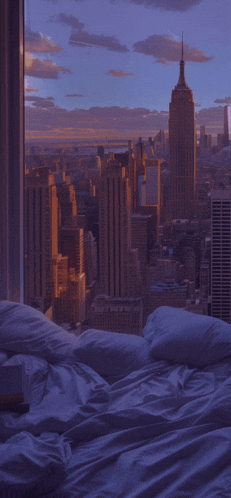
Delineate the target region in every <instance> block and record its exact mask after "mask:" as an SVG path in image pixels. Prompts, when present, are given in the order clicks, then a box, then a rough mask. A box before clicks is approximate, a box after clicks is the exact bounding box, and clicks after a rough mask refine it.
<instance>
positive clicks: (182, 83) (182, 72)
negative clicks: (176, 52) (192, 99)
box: [178, 32, 186, 86]
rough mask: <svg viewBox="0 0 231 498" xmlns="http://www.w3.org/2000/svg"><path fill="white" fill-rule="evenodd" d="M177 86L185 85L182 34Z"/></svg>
mask: <svg viewBox="0 0 231 498" xmlns="http://www.w3.org/2000/svg"><path fill="white" fill-rule="evenodd" d="M178 85H181V86H182V85H184V86H185V85H186V82H185V75H184V37H183V32H182V42H181V61H180V77H179V81H178Z"/></svg>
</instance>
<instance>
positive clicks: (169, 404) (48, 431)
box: [0, 301, 231, 498]
mask: <svg viewBox="0 0 231 498" xmlns="http://www.w3.org/2000/svg"><path fill="white" fill-rule="evenodd" d="M12 305H13V310H14V313H12ZM179 313H180V315H179ZM184 313H185V312H181V311H180V310H175V309H173V308H164V307H163V308H159V309H158V310H156V311H155V312H154V313H153V314H152V315H151V317H150V318H149V320H148V323H147V325H146V328H145V329H144V338H141V337H136V336H131V335H127V336H125V335H124V334H113V333H110V332H102V331H93V330H92V331H87V332H86V333H84V334H83V335H82V336H81V337H80V338H76V337H74V336H72V335H71V334H69V333H68V332H65V331H62V329H61V330H60V327H57V329H55V327H56V325H55V324H51V322H50V323H49V321H47V319H45V317H44V316H43V315H42V314H40V313H39V312H37V311H36V310H32V309H31V308H29V309H28V307H26V306H21V305H19V304H16V303H8V302H6V301H5V302H4V301H2V302H0V344H1V346H0V349H2V354H1V353H0V360H1V358H2V361H3V364H15V363H23V364H24V366H25V369H26V372H27V373H28V374H29V377H30V411H29V412H28V413H25V414H22V415H19V414H15V413H14V414H13V413H7V412H5V413H0V441H1V444H0V490H6V489H7V490H17V489H18V490H20V491H21V492H25V495H26V496H32V495H33V496H35V495H34V493H35V491H34V490H35V488H36V492H37V495H36V496H42V497H43V496H48V495H49V496H52V497H54V498H61V497H62V498H63V497H70V498H72V497H73V498H74V497H78V498H106V497H107V498H138V497H139V498H149V497H158V498H159V497H160V498H187V497H190V498H191V497H196V498H218V497H219V498H221V497H222V498H226V497H229V498H230V497H231V480H230V475H231V458H230V456H231V359H230V356H229V352H230V349H229V348H230V344H231V327H230V326H228V325H227V324H223V322H221V321H219V320H217V321H216V320H215V319H211V318H210V317H202V318H203V320H202V321H201V322H200V317H198V316H196V315H194V316H193V315H191V314H186V315H185V314H184ZM31 314H34V318H33V328H30V327H29V325H28V327H24V326H23V324H24V322H26V323H27V324H28V323H29V321H30V320H29V319H28V316H30V318H31V316H32V315H31ZM13 315H14V316H15V321H14V320H13V318H12V316H13ZM174 317H175V318H174ZM194 317H195V318H194ZM16 318H17V319H16ZM179 318H180V321H179ZM198 320H199V322H200V323H199V322H198ZM177 322H178V324H180V326H178V330H179V334H178V336H177ZM183 322H185V326H184V323H183ZM19 324H20V326H19ZM36 324H37V329H36ZM38 324H39V326H38ZM200 324H201V328H200V329H199V330H200V335H199V334H197V336H196V340H195V341H193V334H194V336H195V335H196V332H195V331H194V328H193V327H194V326H195V327H196V328H195V330H197V331H198V327H199V325H200ZM46 327H47V331H48V333H47V335H46ZM49 327H51V328H49ZM39 331H40V332H39ZM166 331H167V332H166ZM56 332H57V333H56ZM39 334H40V335H39ZM52 334H53V335H52ZM182 334H184V348H181V349H180V352H179V356H180V360H178V358H177V348H176V347H175V349H174V345H175V344H176V343H177V341H180V339H182ZM209 334H211V339H210V338H209ZM229 334H230V336H229ZM28 336H29V337H28ZM145 337H147V339H146V338H145ZM161 337H162V339H160V338H161ZM171 337H172V339H171ZM215 338H216V340H217V341H218V343H219V344H220V345H222V346H221V347H220V349H219V352H218V348H215V349H214V340H215ZM16 339H17V340H16ZM20 339H21V342H20ZM23 340H24V341H25V343H26V348H25V349H26V351H25V352H24V353H26V354H24V353H23ZM161 341H162V343H161ZM171 341H172V343H171ZM44 343H45V344H44ZM20 344H21V346H20ZM54 344H55V348H54V349H55V351H52V347H53V346H54ZM187 344H188V347H187ZM194 344H195V345H194ZM2 345H4V347H2ZM157 346H158V347H157ZM14 347H15V351H14V349H13V348H14ZM39 347H40V350H39ZM195 348H197V349H198V356H197V355H196V350H195ZM202 348H205V349H206V351H205V354H204V356H202V355H201V354H200V350H201V349H202ZM157 349H158V352H157ZM160 350H161V351H162V353H160ZM44 351H45V353H44ZM67 351H68V353H69V354H68V356H65V355H66V354H67ZM214 351H215V352H216V354H215V353H214ZM3 353H4V354H5V356H3ZM157 353H158V354H157ZM218 353H219V354H218ZM160 354H161V355H162V358H161V357H160ZM169 355H171V357H170V358H169ZM173 355H175V356H174V357H173ZM183 355H185V357H186V360H185V361H184V357H183ZM222 355H223V356H222ZM6 356H7V359H6ZM157 356H158V358H157ZM197 358H199V360H198V362H200V364H199V366H198V365H197V364H196V365H195V363H197ZM203 358H204V360H203ZM80 360H81V361H80ZM177 360H178V361H177ZM86 363H87V364H86ZM187 363H188V364H187ZM96 370H97V371H96ZM38 476H39V478H38ZM28 493H29V495H28Z"/></svg>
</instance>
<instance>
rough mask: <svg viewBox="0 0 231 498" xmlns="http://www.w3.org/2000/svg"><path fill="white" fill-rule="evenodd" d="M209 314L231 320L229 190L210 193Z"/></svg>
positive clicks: (230, 219) (230, 200)
mask: <svg viewBox="0 0 231 498" xmlns="http://www.w3.org/2000/svg"><path fill="white" fill-rule="evenodd" d="M211 208H212V213H211V217H212V241H211V242H212V243H211V295H212V316H214V317H216V318H221V319H222V320H224V321H225V322H228V323H231V310H230V306H231V190H229V189H227V190H214V191H213V192H212V193H211Z"/></svg>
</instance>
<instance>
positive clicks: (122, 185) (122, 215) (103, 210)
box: [99, 159, 131, 297]
mask: <svg viewBox="0 0 231 498" xmlns="http://www.w3.org/2000/svg"><path fill="white" fill-rule="evenodd" d="M99 193H100V203H99V235H100V236H99V247H100V250H99V256H100V281H101V291H102V293H104V294H106V295H107V296H110V297H125V296H128V295H129V274H130V270H129V264H130V261H129V257H130V249H131V190H130V185H129V179H128V178H127V177H126V175H125V168H122V167H121V165H120V163H119V162H118V161H116V160H115V159H112V160H109V161H108V164H107V168H105V170H104V171H103V172H102V177H101V181H100V192H99Z"/></svg>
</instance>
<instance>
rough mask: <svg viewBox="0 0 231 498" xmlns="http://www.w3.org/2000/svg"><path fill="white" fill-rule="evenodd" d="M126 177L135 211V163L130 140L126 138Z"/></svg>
mask: <svg viewBox="0 0 231 498" xmlns="http://www.w3.org/2000/svg"><path fill="white" fill-rule="evenodd" d="M128 177H129V180H130V186H131V206H132V213H135V212H136V209H137V205H138V190H137V163H136V158H135V151H134V148H133V143H132V141H131V140H128Z"/></svg>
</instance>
